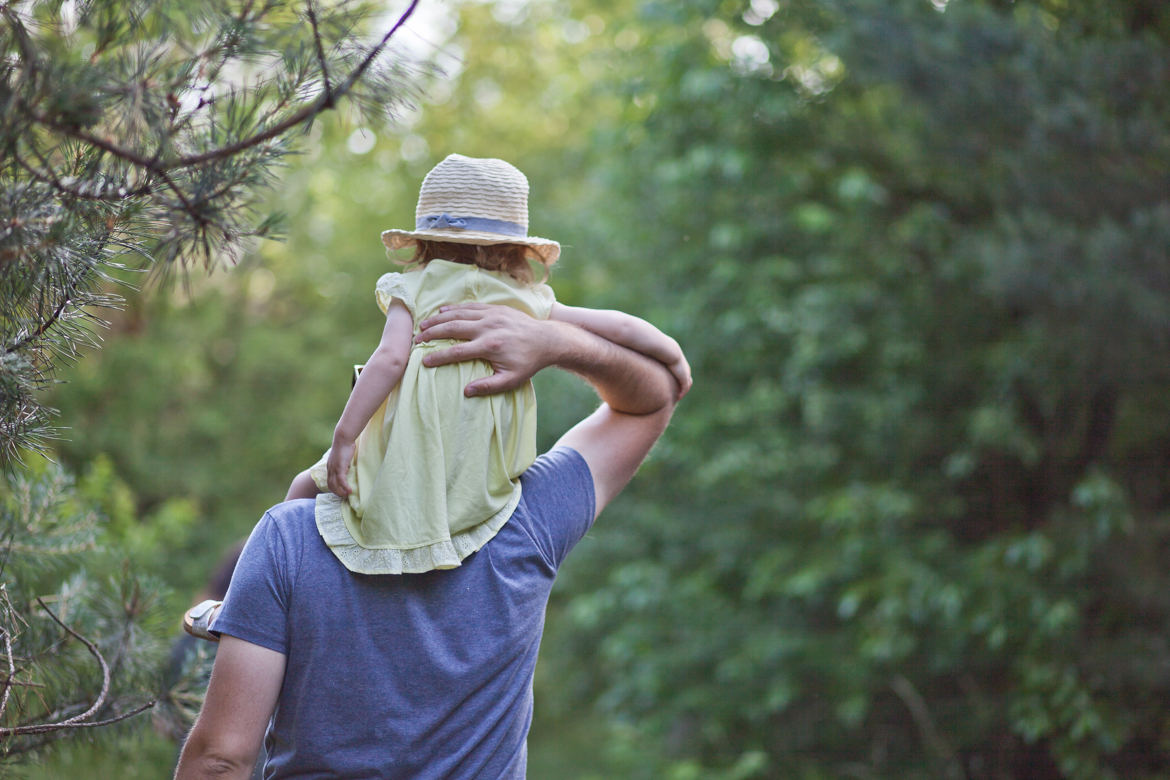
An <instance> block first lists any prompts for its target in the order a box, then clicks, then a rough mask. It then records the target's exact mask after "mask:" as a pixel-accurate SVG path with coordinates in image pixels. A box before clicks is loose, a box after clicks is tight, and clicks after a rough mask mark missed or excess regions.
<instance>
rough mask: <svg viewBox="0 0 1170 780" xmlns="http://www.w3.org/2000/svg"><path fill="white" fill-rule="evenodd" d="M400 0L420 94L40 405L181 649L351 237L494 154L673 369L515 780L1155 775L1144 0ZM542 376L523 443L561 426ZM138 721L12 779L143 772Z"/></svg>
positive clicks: (568, 604) (288, 194) (371, 341)
mask: <svg viewBox="0 0 1170 780" xmlns="http://www.w3.org/2000/svg"><path fill="white" fill-rule="evenodd" d="M424 5H425V6H426V7H424V13H423V15H422V17H421V18H420V19H419V20H418V21H417V23H414V22H412V28H411V31H410V35H411V36H413V38H412V40H413V41H414V44H413V45H414V46H415V48H416V50H418V51H420V52H425V53H427V56H429V57H433V58H434V60H435V62H436V63H437V64H438V65H439V66H440V67H441V68H443V69H444V71H445V75H436V76H434V77H433V78H431V79H430V80H429V81H428V82H427V83H426V84H425V85H424V88H425V94H426V97H425V99H424V100H422V101H421V102H420V103H419V105H418V106H417V107H416V109H415V110H411V111H409V112H407V113H405V114H403V115H402V116H400V117H399V118H398V121H397V123H396V124H394V125H392V126H378V127H373V126H363V125H362V124H361V123H360V121H359V120H356V119H355V118H354V117H353V116H350V115H347V113H346V112H345V111H344V110H343V111H342V112H341V113H340V114H338V115H334V116H330V117H329V118H328V119H327V121H319V122H318V123H316V124H315V125H314V126H313V127H312V129H311V131H309V132H308V133H307V134H306V136H305V137H304V138H303V139H302V141H301V144H302V146H301V148H302V151H303V154H301V155H300V156H299V157H297V158H296V160H295V161H294V162H293V164H292V165H291V166H290V167H289V168H287V169H286V170H285V171H284V172H283V173H282V175H281V179H280V183H279V185H278V186H277V188H276V189H275V191H274V193H273V195H272V203H271V205H272V207H273V208H274V209H279V210H281V211H284V212H286V213H287V214H288V215H289V219H288V223H287V224H288V239H287V241H285V242H284V243H277V242H272V241H269V242H265V243H262V244H258V245H257V247H256V250H255V251H254V252H252V253H251V254H249V255H248V256H247V257H246V259H245V260H243V262H241V263H240V265H239V266H238V267H236V268H231V269H221V270H217V271H215V272H213V273H210V274H205V273H202V272H198V271H195V272H192V273H191V274H190V275H189V276H187V277H186V278H182V277H171V278H170V279H164V278H161V277H159V276H158V275H148V274H142V275H132V276H130V277H128V278H129V279H130V281H132V282H133V283H135V284H138V285H140V286H141V287H142V288H143V291H142V292H141V293H133V294H130V295H129V296H128V301H127V304H126V306H125V308H124V310H123V311H121V312H116V313H114V314H113V316H112V322H111V326H110V328H109V329H108V330H107V331H104V332H102V333H101V336H102V338H103V339H104V344H103V346H102V348H101V350H99V351H94V352H91V353H88V354H86V355H85V356H84V357H83V359H82V360H80V361H79V362H78V363H77V364H76V365H75V366H73V367H70V368H67V369H65V370H63V371H61V372H60V375H59V378H60V379H62V380H64V382H63V383H62V384H59V385H58V386H57V387H56V388H55V389H54V390H53V392H52V397H51V399H49V400H50V403H51V405H53V406H55V407H57V408H59V409H60V410H61V422H62V424H64V425H66V426H68V427H69V428H70V430H69V431H68V432H67V434H66V438H65V439H64V440H63V441H60V442H58V443H57V445H56V455H57V456H58V458H59V459H60V460H61V461H62V462H63V463H64V464H65V465H66V466H67V467H68V468H69V469H70V470H71V471H73V472H74V473H76V474H77V475H78V480H79V489H80V490H81V491H82V493H83V494H84V495H85V496H87V497H88V498H89V499H90V500H92V501H95V502H97V503H98V504H99V505H100V507H101V509H102V511H103V512H104V514H105V515H106V516H107V517H108V522H107V524H106V526H105V530H104V531H103V534H104V537H105V539H106V541H107V542H108V543H110V544H114V545H117V546H118V547H119V548H120V549H124V550H126V551H127V553H126V554H127V556H128V558H129V559H130V560H131V561H132V563H133V565H134V566H136V567H139V568H140V569H142V570H145V571H148V572H152V573H153V574H154V575H155V576H157V578H159V579H161V580H163V581H165V582H166V583H167V584H168V585H169V586H170V587H171V589H172V590H173V593H174V595H173V597H172V599H173V601H174V609H175V618H176V625H177V620H178V616H179V614H180V613H181V610H182V609H183V608H185V607H186V606H187V605H188V604H189V603H190V601H191V599H193V598H194V596H195V594H196V592H197V591H199V590H200V589H201V588H203V586H204V585H205V583H206V581H207V578H208V576H209V575H210V573H211V571H212V570H213V569H214V567H215V565H216V561H217V560H218V559H219V558H220V556H221V555H222V554H223V552H224V551H225V550H226V549H228V548H229V547H231V545H232V544H233V543H235V542H237V541H238V540H239V539H241V538H243V537H245V536H246V535H247V534H248V532H249V530H250V529H251V527H252V525H253V524H254V523H255V522H256V520H257V519H258V518H259V517H260V516H261V514H262V513H263V512H264V510H265V509H266V508H267V507H268V506H270V505H272V504H273V503H275V502H277V501H279V500H280V499H281V498H282V497H283V495H284V492H285V490H286V488H287V485H288V482H289V481H290V480H291V478H292V477H293V475H294V474H295V473H296V472H298V471H299V470H301V469H303V468H305V467H306V466H308V465H309V464H311V463H312V462H313V461H314V460H316V459H317V458H318V457H319V456H320V454H321V453H322V452H323V451H324V450H325V448H326V447H327V446H328V445H329V442H330V439H331V436H332V428H333V425H334V424H335V422H336V419H337V417H338V415H339V413H340V411H341V408H342V407H343V405H344V403H345V399H346V397H347V395H348V390H349V376H350V371H351V367H352V366H353V364H355V363H361V362H364V360H365V359H366V358H367V357H368V355H369V353H370V352H371V351H372V349H373V347H374V346H375V345H376V343H377V339H378V336H379V333H380V322H379V320H380V316H381V315H380V313H379V311H378V308H377V306H376V304H375V302H374V296H373V289H374V283H375V281H376V279H377V278H378V277H379V276H380V275H381V274H383V273H385V272H386V271H387V270H393V268H394V266H393V265H392V264H391V263H390V262H389V260H388V259H387V258H386V255H385V252H384V250H383V248H382V246H381V244H380V242H379V238H378V234H379V232H380V231H381V230H383V229H386V228H389V227H403V226H411V225H413V218H414V204H415V198H416V196H417V192H418V186H419V183H420V181H421V179H422V177H423V176H424V175H425V173H426V172H427V171H428V170H429V169H430V168H431V167H432V166H433V165H434V164H435V163H436V162H438V161H439V160H441V159H442V158H443V157H444V156H446V155H447V154H448V153H451V152H458V153H462V154H466V155H472V156H491V157H501V158H504V159H506V160H509V161H510V162H512V163H514V164H515V165H517V166H518V167H519V168H521V170H523V171H524V172H525V173H526V174H527V175H528V178H529V180H530V182H531V188H532V197H531V201H530V208H531V220H530V221H531V232H532V233H534V234H536V235H540V236H545V237H550V238H554V239H556V240H558V241H560V242H561V243H562V244H563V245H564V247H565V249H564V253H563V255H562V260H561V261H560V263H558V265H557V266H556V267H555V268H554V270H553V273H552V277H551V280H550V281H551V283H552V285H553V286H554V288H555V289H556V291H557V295H558V297H559V299H560V300H562V301H563V302H566V303H569V304H577V305H586V306H596V307H616V308H621V309H624V310H627V311H630V312H632V313H634V314H637V315H640V316H642V317H645V318H647V319H649V320H650V321H652V322H654V323H655V324H657V325H658V326H660V327H661V328H662V329H663V330H665V331H667V332H669V333H671V334H672V335H674V336H676V337H677V338H678V340H679V341H680V343H681V344H682V345H683V348H684V349H685V350H686V352H687V354H688V356H689V357H690V361H691V365H692V367H693V369H694V373H695V387H694V390H693V391H692V392H691V393H690V395H688V396H687V398H686V399H685V400H684V402H683V403H682V404H681V405H680V406H679V408H678V411H677V414H676V416H675V419H674V422H673V424H672V426H671V428H670V429H669V430H668V432H667V433H666V435H665V436H664V438H663V440H662V441H661V443H660V444H659V445H658V447H657V448H656V449H655V451H654V453H653V454H652V455H651V457H650V459H649V460H648V461H647V463H646V464H645V465H644V466H643V468H642V469H641V471H640V473H639V475H638V477H637V478H636V480H635V481H634V482H633V483H632V484H631V486H630V487H629V488H628V489H627V491H626V492H625V493H624V494H623V495H622V496H621V498H620V499H619V500H618V501H617V502H616V503H615V504H614V505H613V506H612V507H611V508H609V509H608V510H607V511H606V512H605V514H604V515H603V516H602V517H601V519H600V520H599V521H598V523H597V525H596V526H595V529H594V530H593V532H591V533H590V535H589V536H588V537H587V538H586V539H585V540H584V541H583V542H582V543H581V544H580V545H579V546H578V548H577V550H576V551H575V552H574V554H573V556H571V558H570V560H569V562H568V564H567V566H566V567H565V569H564V570H563V571H562V574H561V576H560V579H559V581H558V584H557V587H556V590H555V592H554V597H553V600H552V602H551V604H550V605H549V611H548V625H547V629H546V634H545V639H544V643H543V648H542V657H541V661H540V666H539V668H538V675H537V689H536V723H535V724H534V726H533V731H532V735H531V738H530V740H529V751H530V753H529V756H530V758H529V761H530V764H529V777H531V778H532V780H586V778H632V779H633V778H667V779H668V780H747V779H748V778H776V779H777V780H779V779H780V778H785V779H786V778H808V779H809V780H812V779H814V778H816V779H818V780H819V779H820V778H860V779H862V780H868V779H869V778H875V779H876V778H907V779H910V778H973V779H982V778H987V779H989V780H990V779H991V778H1019V779H1020V780H1024V779H1025V778H1026V779H1027V780H1045V779H1047V778H1084V779H1085V780H1088V779H1089V778H1110V777H1113V778H1127V779H1128V778H1133V779H1135V780H1136V779H1137V778H1163V777H1170V634H1168V630H1170V587H1168V586H1170V576H1168V575H1167V566H1166V560H1167V554H1168V553H1170V515H1168V513H1167V508H1168V504H1170V415H1168V412H1170V357H1168V354H1167V350H1168V348H1170V256H1168V252H1170V90H1168V89H1167V84H1170V8H1168V7H1167V5H1166V4H1165V3H1163V2H1162V1H1161V0H1015V1H1014V2H1012V1H1011V0H949V2H948V0H751V2H750V3H748V2H744V1H743V0H719V1H718V2H716V1H715V0H530V1H528V2H523V1H522V0H500V2H495V3H478V2H467V3H450V2H444V3H439V2H431V3H429V4H424ZM537 385H538V387H537V391H538V396H539V399H540V441H541V444H542V447H547V446H549V445H550V444H551V443H552V442H553V441H555V440H556V438H557V437H558V436H559V435H560V434H561V433H563V432H564V431H565V430H566V429H567V428H568V427H569V426H570V425H572V424H573V423H574V422H575V421H576V420H578V419H580V418H581V417H582V416H584V415H585V414H587V413H588V412H589V411H590V410H591V408H592V407H593V405H594V404H595V403H596V401H595V399H594V397H593V395H592V393H591V392H590V391H589V390H588V388H587V387H585V386H584V385H583V384H582V383H580V382H579V381H578V380H576V379H574V378H572V377H570V376H567V375H564V374H560V373H557V372H554V371H550V372H546V373H545V374H544V375H541V376H540V377H538V379H537ZM159 631H160V632H161V633H160V637H162V638H163V639H165V640H169V639H171V638H173V636H172V635H171V634H169V633H166V632H169V631H171V629H170V628H169V627H166V628H160V629H159ZM389 641H392V638H391V639H390V640H389ZM141 720H142V721H143V725H142V726H140V727H139V728H137V729H136V730H135V729H122V730H120V731H118V732H116V734H114V735H113V736H102V735H99V734H95V735H93V739H94V740H95V741H94V742H93V743H87V742H86V741H84V740H82V741H74V742H70V743H67V744H63V745H62V747H61V748H60V749H59V750H57V751H56V752H55V753H53V754H51V755H50V757H49V758H48V760H47V762H46V763H45V764H43V765H42V766H39V767H30V768H26V770H25V771H27V772H28V773H29V774H30V775H31V776H32V777H36V778H42V779H43V780H48V778H67V777H68V778H76V777H126V778H165V777H168V776H169V773H170V771H171V767H172V763H173V760H174V753H175V747H174V744H173V743H172V742H170V741H169V740H168V739H166V738H165V737H163V736H160V735H159V734H157V733H156V732H155V731H154V730H152V729H151V728H150V726H149V719H148V718H143V719H141Z"/></svg>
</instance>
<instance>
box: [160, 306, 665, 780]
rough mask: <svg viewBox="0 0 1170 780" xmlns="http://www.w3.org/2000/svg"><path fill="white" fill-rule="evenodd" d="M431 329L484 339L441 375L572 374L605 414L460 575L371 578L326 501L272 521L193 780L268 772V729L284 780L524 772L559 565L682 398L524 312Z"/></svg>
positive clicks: (222, 661) (230, 620)
mask: <svg viewBox="0 0 1170 780" xmlns="http://www.w3.org/2000/svg"><path fill="white" fill-rule="evenodd" d="M421 327H422V334H421V338H422V339H423V340H433V339H463V340H466V343H462V344H457V345H455V346H452V347H450V348H449V349H447V350H444V351H442V352H438V353H435V354H433V355H431V356H429V357H428V358H427V360H426V363H427V365H430V366H435V365H442V364H444V363H451V362H458V361H462V360H469V359H474V358H480V359H484V360H488V361H489V362H490V363H491V364H492V366H493V368H494V369H495V374H494V376H492V377H489V378H488V379H485V380H480V382H479V383H477V385H478V386H477V388H476V391H477V394H488V393H492V392H498V391H501V390H504V389H508V388H512V387H516V386H518V385H520V384H521V383H523V382H525V381H527V380H528V379H529V378H530V377H531V376H532V375H534V374H535V373H536V372H537V371H539V370H541V369H543V368H545V367H547V366H556V367H558V368H562V369H564V370H568V371H571V372H573V373H575V374H578V375H580V376H581V377H583V378H584V379H585V380H586V381H588V382H589V383H590V384H592V385H593V387H594V388H595V389H596V391H597V393H598V395H600V397H601V399H602V401H603V404H602V405H601V407H600V408H599V409H598V410H597V411H596V412H594V413H593V414H592V415H590V416H589V417H587V418H586V419H585V420H583V421H581V422H580V423H578V424H577V425H576V426H575V427H573V429H572V430H570V431H569V432H568V433H566V434H565V435H564V436H563V437H561V439H560V441H559V442H557V445H556V446H555V447H554V448H553V450H551V451H550V452H549V453H546V454H545V455H543V456H541V457H540V458H539V459H537V461H536V463H535V464H533V466H532V467H531V468H529V469H528V471H526V472H525V473H524V475H523V477H522V478H521V479H522V484H523V494H522V499H521V503H520V506H519V507H518V508H517V510H516V512H515V513H514V514H513V515H512V517H511V519H510V520H509V521H508V522H507V523H506V524H505V525H504V527H503V528H502V529H501V530H500V532H499V533H498V534H497V536H496V537H495V538H494V539H493V540H492V541H491V542H489V543H488V544H487V545H486V546H485V547H484V548H483V549H481V550H480V551H479V552H477V553H475V554H473V555H472V556H470V557H468V558H467V559H466V560H465V561H464V562H463V565H462V566H460V567H459V568H457V569H452V570H449V571H435V572H428V573H426V574H412V575H402V576H365V575H358V574H352V573H350V572H349V571H348V570H346V569H345V567H344V566H342V564H341V563H340V562H339V561H338V560H337V559H336V558H335V557H334V556H333V555H332V553H330V552H329V549H328V548H327V547H326V546H325V544H324V543H323V542H322V540H321V538H320V536H319V534H318V533H317V529H316V526H315V523H314V517H313V504H312V502H310V501H291V502H286V503H284V504H281V505H279V506H277V507H274V508H273V509H272V510H270V512H269V513H268V514H266V515H265V517H264V518H263V519H262V520H261V521H260V523H259V524H258V525H257V526H256V529H255V530H254V531H253V533H252V536H251V538H250V540H249V542H248V545H247V547H246V548H245V550H244V553H243V555H242V556H241V558H240V562H239V565H238V566H237V569H236V574H235V577H234V579H233V581H232V585H231V590H230V591H229V592H228V597H227V599H226V601H225V602H224V606H223V608H222V610H221V612H220V614H219V615H218V616H217V617H216V619H215V626H214V628H215V630H216V631H217V632H220V633H221V634H222V640H221V644H220V648H219V651H218V655H217V657H216V661H215V668H214V672H213V674H212V678H211V684H210V686H209V688H208V691H207V699H206V701H205V702H204V705H203V710H202V712H201V713H200V715H199V718H198V720H197V721H196V723H195V726H194V728H193V729H192V731H191V734H190V737H189V738H188V740H187V744H186V746H185V748H184V750H183V755H182V758H181V760H180V763H179V768H178V772H177V775H176V777H177V778H178V780H197V779H202V778H246V777H248V776H249V774H250V773H251V769H252V766H253V763H254V762H255V759H256V756H257V755H258V752H259V749H260V746H261V741H262V739H264V736H265V730H266V729H267V732H268V733H267V739H266V741H265V747H266V748H267V754H268V763H267V765H266V768H265V776H267V777H273V778H284V777H297V778H387V779H388V778H411V780H430V779H432V778H433V779H434V780H439V778H444V779H445V780H464V779H466V780H470V778H483V779H485V780H519V779H522V778H523V777H524V774H525V764H526V745H525V740H526V738H527V735H528V729H529V726H530V725H531V721H532V676H533V670H534V668H535V665H536V656H537V651H538V649H539V645H540V636H541V632H542V630H543V626H544V611H545V606H546V604H547V601H548V594H549V590H550V589H551V587H552V583H553V579H554V578H555V576H556V572H557V568H558V567H559V566H560V564H561V562H562V561H563V560H564V558H565V556H566V555H567V554H568V552H569V550H570V549H572V547H573V545H574V544H576V542H577V541H579V540H580V539H581V537H583V536H584V534H585V532H586V531H588V529H589V527H590V525H591V524H592V522H593V520H594V518H595V517H596V516H597V514H598V513H600V512H601V510H602V509H603V508H604V507H605V506H606V504H608V503H609V501H610V500H611V499H612V498H613V497H614V496H615V495H616V494H617V493H618V492H619V491H620V490H621V489H622V488H623V487H624V486H625V484H626V482H628V481H629V479H630V478H631V477H632V476H633V474H634V472H635V471H636V470H637V468H638V466H639V464H641V462H642V460H643V459H644V458H645V457H646V454H647V453H648V452H649V451H650V448H651V447H652V446H653V445H654V442H655V441H657V440H658V437H659V436H660V435H661V434H662V432H663V430H665V428H666V425H667V422H668V421H669V420H670V416H671V413H672V412H673V409H674V404H675V401H676V400H677V394H678V389H679V388H678V385H677V384H676V382H675V380H674V379H673V378H672V376H671V374H670V372H669V371H668V370H667V369H666V367H665V366H663V365H661V364H659V363H657V362H655V361H653V360H651V359H649V358H646V357H644V356H642V355H640V354H637V353H635V352H631V351H629V350H626V349H623V348H621V347H618V346H615V345H614V344H611V343H610V342H608V341H605V340H604V339H601V338H598V337H596V336H594V335H592V334H590V333H587V332H586V331H584V330H581V329H579V328H576V327H574V326H572V325H568V324H565V323H557V322H550V321H540V320H535V319H532V318H530V317H528V316H526V315H523V314H521V313H519V312H516V311H514V310H512V309H508V308H505V307H497V306H485V305H482V304H469V305H466V306H463V307H456V308H453V309H450V310H448V311H447V312H446V313H444V314H440V315H438V316H436V317H433V318H431V319H430V320H426V321H424V322H423V323H421ZM270 722H271V726H269V724H270Z"/></svg>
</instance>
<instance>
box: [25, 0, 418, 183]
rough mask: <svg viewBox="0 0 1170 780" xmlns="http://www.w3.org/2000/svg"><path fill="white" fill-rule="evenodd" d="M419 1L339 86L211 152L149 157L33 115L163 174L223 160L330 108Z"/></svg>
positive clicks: (40, 114) (414, 0)
mask: <svg viewBox="0 0 1170 780" xmlns="http://www.w3.org/2000/svg"><path fill="white" fill-rule="evenodd" d="M418 3H419V0H411V3H410V6H408V7H407V9H406V11H405V12H403V14H402V16H400V17H399V18H398V21H397V22H395V24H394V26H393V27H391V28H390V30H389V31H388V32H387V33H386V34H385V35H384V36H382V39H381V40H380V41H379V42H378V44H377V45H376V46H374V47H373V48H372V49H371V50H370V52H369V54H367V55H366V57H365V58H364V59H363V60H362V62H361V63H360V64H358V65H357V67H355V68H354V69H353V71H352V72H351V73H350V74H349V76H347V77H346V78H345V79H344V81H342V82H341V83H340V84H339V85H338V87H337V88H336V89H335V90H329V89H326V91H325V92H324V93H323V94H322V95H321V96H320V97H319V98H317V99H316V100H314V101H313V102H312V103H310V104H309V105H307V106H305V107H304V108H302V109H301V110H299V111H297V112H296V113H294V114H293V115H292V116H289V117H287V118H285V119H284V120H283V121H281V122H279V123H277V124H276V125H275V126H273V127H270V128H269V129H267V130H265V131H263V132H260V133H256V134H254V135H252V136H250V137H248V138H245V139H242V140H240V141H237V142H236V143H234V144H228V145H227V146H223V147H220V148H219V149H214V150H212V151H209V152H203V153H200V154H193V155H185V156H180V157H178V158H177V159H175V160H173V161H171V162H168V163H160V162H159V160H158V158H157V157H154V158H151V157H146V156H144V155H142V154H139V153H138V152H135V151H133V150H131V149H126V148H124V147H122V146H119V145H118V144H116V143H114V142H113V141H109V140H107V139H105V138H101V137H99V136H97V135H95V134H93V133H91V132H89V131H87V130H83V129H81V128H80V127H73V126H69V125H62V124H60V123H57V122H54V121H52V120H51V119H50V118H49V117H48V116H46V115H45V114H44V113H43V112H40V111H32V112H30V115H31V116H32V118H33V119H34V120H36V121H37V123H38V124H41V125H44V126H45V127H48V128H50V129H52V130H54V131H56V132H59V133H61V134H63V135H66V136H68V137H70V138H74V139H77V140H79V141H83V142H85V143H87V144H90V145H91V146H94V147H96V148H98V149H101V150H102V151H104V152H107V153H108V154H111V155H113V156H115V157H117V158H119V159H121V160H125V161H126V162H129V163H133V164H134V165H137V166H138V167H140V168H145V169H146V170H149V171H152V172H154V173H157V174H160V175H161V174H164V173H166V172H168V171H172V170H177V169H180V168H187V167H190V166H192V165H199V164H201V163H206V162H211V161H213V160H222V159H225V158H228V157H234V156H235V155H237V154H239V153H240V152H244V151H247V150H248V149H252V148H254V147H256V146H259V145H260V144H262V143H264V142H265V141H270V140H272V139H273V138H276V137H277V136H279V135H283V134H284V133H286V132H288V131H289V130H291V129H292V128H294V127H297V126H298V125H301V124H304V123H305V122H307V121H308V120H310V119H312V118H314V117H316V116H317V115H318V114H321V113H323V112H324V111H327V110H329V109H331V108H333V107H334V106H336V104H337V101H338V100H339V99H340V98H343V97H345V96H346V95H348V94H349V92H350V90H352V89H353V87H354V85H355V84H357V82H358V81H359V80H360V79H361V77H362V76H363V75H364V74H365V72H366V71H367V70H369V68H370V66H371V65H372V64H373V63H374V60H376V59H377V58H378V56H379V55H381V53H382V52H383V51H384V50H385V48H386V46H387V45H388V44H389V43H390V39H391V38H392V37H393V36H394V34H395V33H396V32H398V30H399V29H400V28H401V27H402V25H404V24H405V23H406V21H407V20H408V19H409V18H410V17H411V16H412V15H413V14H414V11H415V9H416V8H417V7H418ZM315 29H316V28H315V27H314V30H315ZM322 56H324V55H322ZM322 67H324V61H322Z"/></svg>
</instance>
